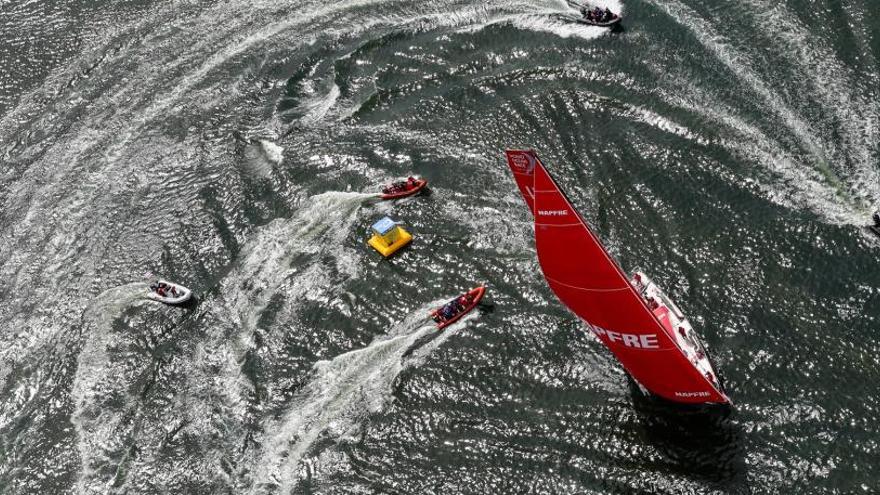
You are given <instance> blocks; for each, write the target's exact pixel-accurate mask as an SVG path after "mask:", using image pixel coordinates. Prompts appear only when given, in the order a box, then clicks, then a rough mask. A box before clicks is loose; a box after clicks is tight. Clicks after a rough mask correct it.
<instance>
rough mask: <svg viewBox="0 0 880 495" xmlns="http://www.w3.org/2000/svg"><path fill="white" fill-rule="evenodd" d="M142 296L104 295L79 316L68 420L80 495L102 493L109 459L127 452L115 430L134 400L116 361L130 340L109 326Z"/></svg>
mask: <svg viewBox="0 0 880 495" xmlns="http://www.w3.org/2000/svg"><path fill="white" fill-rule="evenodd" d="M146 291H147V285H146V284H144V283H132V284H127V285H123V286H121V287H115V288H113V289H109V290H107V291H105V292H103V293H102V294H100V295H99V296H98V297H97V298H96V302H95V303H94V304H92V305H91V306H89V308H88V309H86V311H85V313H84V315H83V327H82V328H83V329H82V332H83V333H82V339H83V341H84V344H83V346H82V351H81V352H80V353H79V356H78V358H77V366H76V373H75V375H74V378H73V386H72V390H71V398H72V402H73V403H74V408H75V409H74V413H73V414H72V415H71V418H70V419H71V423H73V426H74V429H75V430H76V436H77V449H78V451H79V456H80V462H81V463H82V469H81V470H80V473H79V479H78V482H77V487H78V491H79V492H80V493H103V492H105V491H106V489H107V486H105V483H107V479H108V476H107V475H108V472H113V470H114V466H115V464H117V463H118V461H119V459H118V458H117V459H115V460H114V457H115V455H116V454H118V453H119V452H124V451H125V450H126V448H127V447H126V445H125V442H126V440H127V439H128V435H125V434H120V430H123V431H124V430H127V429H128V428H129V427H130V426H131V425H129V424H125V423H126V418H125V415H124V414H120V408H122V409H131V407H132V403H133V402H134V401H136V398H134V397H132V396H131V395H130V393H129V388H130V387H129V385H130V383H129V377H128V373H127V372H128V371H130V370H129V369H127V367H126V364H127V363H126V361H125V360H124V359H117V357H118V356H117V354H118V353H119V352H120V350H121V349H122V348H124V347H125V344H126V343H130V342H131V340H132V339H133V338H134V337H133V336H132V335H129V334H126V333H125V332H117V331H114V329H113V321H114V320H115V319H117V318H119V317H120V315H121V314H122V311H123V310H125V309H126V308H128V307H130V306H132V304H133V303H136V301H138V300H139V299H142V298H143V296H144V294H145V293H146ZM144 301H146V300H144ZM108 470H109V471H108ZM110 479H112V477H110Z"/></svg>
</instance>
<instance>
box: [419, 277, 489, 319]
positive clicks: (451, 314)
mask: <svg viewBox="0 0 880 495" xmlns="http://www.w3.org/2000/svg"><path fill="white" fill-rule="evenodd" d="M485 293H486V287H485V286H482V285H481V286H479V287H476V288H474V289H471V290H469V291H468V292H465V293H464V294H462V295H460V296H458V297H456V298H455V299H453V300H451V301H449V302H448V303H446V304H444V305H443V306H441V307H439V308H437V309H435V310H434V311H431V317H432V318H434V321H435V322H436V323H437V328H441V329H442V328H445V327H447V326H449V325H452V324H453V323H455V322H456V321H458V320H459V319H461V317H462V316H464V315H466V314H468V313H469V312H470V311H471V310H472V309H474V308H476V307H477V304H479V303H480V299H482V298H483V294H485Z"/></svg>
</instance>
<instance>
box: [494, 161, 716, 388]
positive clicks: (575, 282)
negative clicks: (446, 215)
mask: <svg viewBox="0 0 880 495" xmlns="http://www.w3.org/2000/svg"><path fill="white" fill-rule="evenodd" d="M506 154H507V164H508V165H509V166H510V170H511V171H512V172H513V176H514V178H515V179H516V184H517V186H519V189H520V192H521V193H522V196H523V199H524V200H525V202H526V204H527V205H528V206H529V209H530V210H531V211H532V215H533V216H534V218H535V247H536V250H537V252H538V261H539V263H540V265H541V270H542V271H543V272H544V277H545V278H546V279H547V283H548V284H549V285H550V288H551V289H553V292H554V293H556V295H557V297H559V300H560V301H562V302H563V303H564V304H565V305H566V306H568V308H569V309H571V311H573V312H574V313H575V314H576V315H578V316H579V317H580V318H581V319H583V320H584V321H585V322H586V323H587V325H588V326H589V327H590V329H591V330H592V332H593V333H594V334H595V335H596V336H597V337H598V338H599V339H600V340H601V341H602V342H603V343H604V344H605V345H606V346H607V347H608V349H610V350H611V352H612V353H613V354H614V355H615V357H617V359H618V360H619V361H620V363H621V364H622V365H623V367H624V368H625V369H626V371H627V372H628V373H629V374H630V376H631V377H632V378H633V379H634V380H635V381H636V382H637V383H638V384H639V385H640V387H641V388H643V389H646V390H647V391H648V392H650V393H652V394H654V395H656V396H659V397H661V398H663V399H666V400H669V401H673V402H677V403H686V404H712V403H714V404H729V403H730V399H729V398H728V397H727V395H726V394H725V393H724V390H723V388H722V386H721V384H720V382H719V380H718V376H717V374H716V373H715V370H714V368H713V367H712V363H711V362H710V360H709V356H708V355H707V353H706V351H705V349H704V348H703V345H702V344H701V343H700V339H699V337H698V336H697V335H696V333H695V332H694V330H693V328H692V327H691V325H690V323H689V322H688V321H687V318H685V316H684V315H683V314H682V312H681V310H679V308H678V307H677V306H676V305H675V304H674V303H673V302H672V300H671V299H669V297H668V296H667V295H666V294H665V293H664V292H663V291H662V290H661V289H660V288H659V287H658V286H657V285H656V284H655V283H654V282H653V281H651V280H650V279H649V278H648V277H647V276H646V275H645V274H644V273H641V272H636V273H634V274H633V276H632V277H628V276H627V275H626V274H625V273H624V272H623V270H621V268H620V266H619V265H618V264H617V262H616V261H615V260H614V259H613V258H612V257H611V255H610V254H608V251H606V250H605V247H604V246H602V243H601V242H599V238H598V237H597V236H596V235H595V234H594V233H593V231H592V230H591V229H590V227H589V225H587V223H586V222H585V221H584V219H583V218H581V216H580V214H578V213H577V211H576V210H575V209H574V207H573V206H572V204H571V202H570V201H569V200H568V198H567V197H566V196H565V193H563V192H562V190H561V189H560V188H559V185H558V184H557V183H556V181H555V180H553V178H552V177H551V176H550V174H549V173H548V172H547V169H546V168H544V165H543V164H542V163H541V161H540V159H538V156H537V155H536V154H535V152H534V151H532V150H507V151H506Z"/></svg>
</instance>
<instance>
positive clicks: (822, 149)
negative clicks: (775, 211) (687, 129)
mask: <svg viewBox="0 0 880 495" xmlns="http://www.w3.org/2000/svg"><path fill="white" fill-rule="evenodd" d="M649 1H651V3H653V4H654V5H655V6H657V7H658V8H660V9H662V10H664V11H665V12H667V14H668V15H669V16H670V18H672V19H675V20H676V21H677V22H680V23H681V24H683V25H684V26H686V27H687V28H689V29H690V30H691V32H692V33H693V34H694V35H695V37H696V38H697V40H698V41H699V42H700V43H701V44H702V45H703V46H705V47H706V48H707V49H709V50H710V51H711V52H712V53H713V54H714V55H715V56H716V58H717V59H718V60H719V61H721V62H722V63H723V64H724V65H725V66H726V67H727V68H728V69H729V70H730V71H731V72H732V73H733V74H735V75H736V76H737V77H738V78H739V79H740V80H741V81H742V82H744V83H745V84H746V85H748V86H749V87H750V88H751V89H752V92H753V93H754V94H755V95H756V96H757V97H758V98H760V99H761V102H762V103H763V106H764V107H765V108H768V109H770V110H772V111H773V112H774V113H776V114H777V115H778V116H779V117H780V118H781V119H782V121H783V122H784V123H785V125H786V127H787V128H788V130H789V131H790V132H791V133H792V134H793V135H794V136H795V137H796V138H797V139H798V141H799V142H800V144H801V146H802V147H803V149H805V150H806V151H808V152H809V154H810V155H811V156H812V157H813V162H814V163H813V168H812V170H811V171H810V172H807V171H805V170H803V167H802V166H800V165H799V164H797V163H795V162H793V161H792V160H790V159H789V158H787V157H780V153H779V152H778V149H779V146H769V147H767V149H769V150H777V151H770V152H768V151H766V150H765V151H764V152H763V153H762V157H763V158H765V159H769V160H770V162H769V165H771V166H772V170H773V172H774V173H778V174H780V175H782V176H783V177H784V178H786V179H788V180H789V181H794V182H795V183H797V181H802V180H807V181H808V182H807V184H808V186H809V187H808V189H803V188H800V189H798V192H799V198H800V200H801V201H803V202H805V203H806V205H808V207H811V209H814V210H816V212H817V213H820V214H823V215H825V216H826V217H830V218H829V220H831V221H836V222H843V223H860V222H863V221H864V219H863V218H861V216H856V215H853V213H852V208H853V206H856V207H857V208H858V206H857V205H856V204H855V203H853V202H852V200H853V198H851V197H848V198H847V199H848V200H849V204H841V200H842V199H843V198H842V197H841V194H842V193H843V191H841V190H840V188H841V184H842V182H841V179H840V178H839V177H837V176H836V175H835V173H834V172H833V171H832V170H831V169H830V167H829V165H828V164H829V163H830V162H831V160H833V150H831V149H826V146H831V145H830V143H827V142H826V141H825V140H822V139H819V138H818V137H817V136H818V134H817V133H816V132H815V130H814V129H813V128H812V126H811V125H810V124H809V123H808V122H807V121H806V120H804V119H803V118H802V117H801V116H799V115H798V114H797V113H796V112H795V111H794V110H792V109H791V108H789V107H788V106H787V105H786V104H785V103H784V102H783V100H782V98H781V97H780V96H779V95H777V94H776V93H774V92H773V91H772V90H771V89H770V87H768V86H767V84H766V83H765V82H764V81H763V80H762V79H761V78H760V77H759V76H758V75H757V74H756V73H755V72H754V71H753V70H752V69H751V68H750V67H749V65H748V63H747V62H746V60H747V59H748V57H746V56H743V55H742V54H739V53H737V52H736V51H735V50H734V48H733V47H731V46H730V45H729V44H727V43H725V42H723V41H721V40H722V37H721V36H720V35H718V34H717V33H715V31H714V30H713V29H712V27H711V25H710V24H709V23H708V22H707V21H705V20H703V19H702V18H700V17H699V16H698V15H697V14H696V13H695V12H694V11H693V10H691V9H690V8H688V7H686V6H685V5H683V4H681V3H679V2H676V1H674V0H671V1H667V2H662V3H660V2H656V1H654V0H649ZM728 120H729V119H728ZM736 127H738V128H741V129H742V128H745V129H748V130H749V132H748V134H750V135H751V136H752V137H755V136H761V138H760V139H761V142H762V144H763V143H768V142H769V140H768V139H767V138H766V136H764V133H763V132H760V131H757V132H752V131H755V130H754V128H753V126H750V125H746V126H745V127H743V126H741V125H736ZM746 147H748V145H747V146H746ZM738 148H740V149H742V147H738ZM764 163H766V162H764ZM797 187H800V184H798V186H797ZM817 194H818V196H817ZM817 197H818V198H824V201H823V202H817V201H816V198H817ZM771 199H773V200H779V199H782V198H781V197H780V196H779V195H778V194H775V195H774V197H773V198H771ZM829 207H830V208H829ZM861 207H862V208H864V205H862V206H861Z"/></svg>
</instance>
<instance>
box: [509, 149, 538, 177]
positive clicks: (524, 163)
mask: <svg viewBox="0 0 880 495" xmlns="http://www.w3.org/2000/svg"><path fill="white" fill-rule="evenodd" d="M507 156H508V157H510V166H511V167H513V168H514V169H516V171H517V172H519V173H522V174H531V173H532V171H533V170H535V157H533V156H532V155H531V154H529V153H527V152H525V151H518V152H513V153H509V154H508V155H507Z"/></svg>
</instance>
